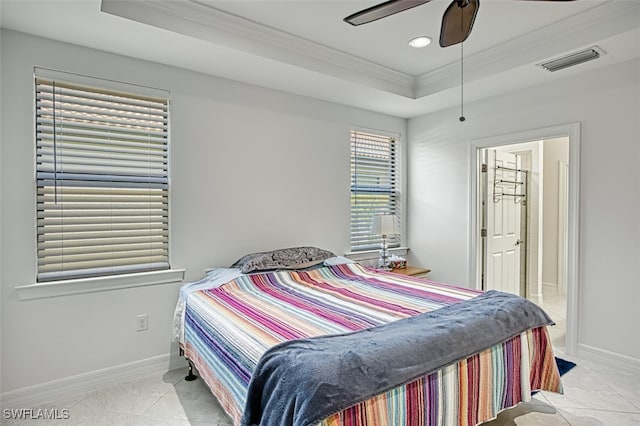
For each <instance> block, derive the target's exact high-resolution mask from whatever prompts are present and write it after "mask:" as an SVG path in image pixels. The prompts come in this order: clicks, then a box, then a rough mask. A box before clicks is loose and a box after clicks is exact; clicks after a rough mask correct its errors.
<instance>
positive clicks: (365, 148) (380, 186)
mask: <svg viewBox="0 0 640 426" xmlns="http://www.w3.org/2000/svg"><path fill="white" fill-rule="evenodd" d="M396 148H397V147H396V140H395V138H393V137H390V136H384V135H376V134H372V133H365V132H360V131H352V132H351V250H352V251H358V250H370V249H376V248H379V247H380V244H381V242H382V237H381V236H380V235H374V234H373V233H372V231H371V223H372V220H373V215H375V214H379V213H389V214H395V215H397V216H398V217H400V208H399V205H400V204H399V201H400V197H399V191H398V187H399V182H398V179H399V178H398V158H397V149H396ZM400 226H402V225H401V224H400ZM387 243H388V247H398V246H399V245H400V237H399V236H398V235H393V236H389V237H388V238H387Z"/></svg>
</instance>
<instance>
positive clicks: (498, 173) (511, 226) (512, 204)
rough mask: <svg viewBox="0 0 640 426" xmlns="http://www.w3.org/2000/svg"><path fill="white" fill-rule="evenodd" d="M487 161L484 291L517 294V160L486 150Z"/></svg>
mask: <svg viewBox="0 0 640 426" xmlns="http://www.w3.org/2000/svg"><path fill="white" fill-rule="evenodd" d="M487 160H488V162H487V191H486V194H487V200H486V238H485V279H484V289H485V290H500V291H504V292H507V293H513V294H518V295H520V246H521V240H520V213H521V212H520V210H521V206H522V194H524V193H525V191H524V190H525V188H524V185H523V184H521V183H520V182H522V176H521V175H522V173H521V172H518V171H517V170H519V169H520V161H519V159H518V157H517V156H516V155H514V154H510V153H507V152H502V151H496V150H488V156H487Z"/></svg>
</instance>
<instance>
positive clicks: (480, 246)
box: [470, 124, 579, 354]
mask: <svg viewBox="0 0 640 426" xmlns="http://www.w3.org/2000/svg"><path fill="white" fill-rule="evenodd" d="M471 145H472V147H471V151H472V152H471V160H472V164H471V173H472V177H471V181H472V186H471V188H472V191H470V192H471V207H472V208H471V217H470V222H471V226H470V228H471V232H472V235H471V239H470V240H471V248H470V265H471V268H470V280H471V282H472V283H475V285H476V287H477V288H480V289H484V290H489V289H497V290H501V291H508V292H511V293H515V294H518V295H521V296H523V297H526V298H528V299H530V300H532V301H533V302H535V303H537V304H539V305H541V306H542V307H543V308H544V309H545V310H546V311H547V312H548V313H549V314H550V316H551V317H552V318H553V319H554V321H555V322H556V326H555V327H551V328H550V334H551V339H552V342H553V344H554V346H558V347H561V348H563V349H564V351H565V352H567V353H569V354H570V353H573V351H574V350H575V345H576V343H577V342H576V341H577V333H576V326H577V324H576V323H577V321H576V317H577V309H576V308H577V307H576V301H577V270H576V265H577V255H578V254H577V231H578V228H577V223H578V210H577V207H578V202H577V200H578V192H577V190H578V187H577V186H578V185H577V182H578V176H579V174H578V166H579V164H578V161H577V159H578V158H579V157H578V152H579V125H578V124H575V125H566V126H558V127H554V128H549V129H540V130H535V131H528V132H523V133H518V134H512V135H502V136H498V137H493V138H486V139H482V140H479V141H473V142H472V144H471ZM574 164H575V169H574V168H573V165H574Z"/></svg>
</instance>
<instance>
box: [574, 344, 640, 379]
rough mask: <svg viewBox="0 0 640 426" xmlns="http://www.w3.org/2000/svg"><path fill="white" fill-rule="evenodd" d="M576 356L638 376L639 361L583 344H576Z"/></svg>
mask: <svg viewBox="0 0 640 426" xmlns="http://www.w3.org/2000/svg"><path fill="white" fill-rule="evenodd" d="M576 355H577V356H579V357H581V358H584V359H587V360H592V361H596V362H598V363H601V364H605V365H610V366H612V367H616V368H618V369H621V370H625V371H628V372H630V373H633V374H637V375H639V376H640V359H636V358H632V357H630V356H626V355H621V354H618V353H615V352H611V351H607V350H605V349H600V348H596V347H595V346H590V345H585V344H584V343H578V350H577V352H576Z"/></svg>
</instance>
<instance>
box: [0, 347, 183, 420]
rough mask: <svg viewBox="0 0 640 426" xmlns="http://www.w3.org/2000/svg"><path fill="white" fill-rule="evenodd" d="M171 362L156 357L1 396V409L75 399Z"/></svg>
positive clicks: (166, 357) (165, 368) (158, 370)
mask: <svg viewBox="0 0 640 426" xmlns="http://www.w3.org/2000/svg"><path fill="white" fill-rule="evenodd" d="M170 361H171V354H165V355H158V356H155V357H152V358H147V359H142V360H139V361H134V362H130V363H127V364H121V365H116V366H113V367H108V368H104V369H101V370H95V371H91V372H88V373H83V374H78V375H77V376H71V377H65V378H63V379H57V380H53V381H50V382H46V383H41V384H37V385H32V386H27V387H24V388H20V389H16V390H12V391H9V392H4V393H2V394H0V406H2V408H32V407H37V406H38V405H42V404H46V403H48V402H52V401H57V400H64V399H71V398H75V397H78V396H81V395H83V394H85V393H87V392H93V391H96V390H99V389H102V388H104V387H107V386H113V385H116V384H119V383H124V382H130V381H132V380H137V379H141V378H143V377H147V376H150V375H153V374H161V373H163V372H165V371H168V370H169V367H170V365H171V364H170ZM185 365H186V363H185ZM174 368H175V367H174Z"/></svg>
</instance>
